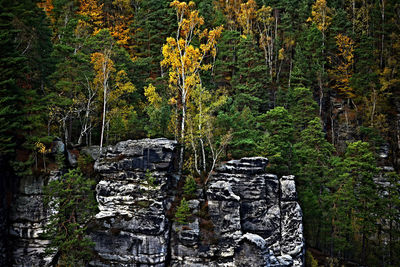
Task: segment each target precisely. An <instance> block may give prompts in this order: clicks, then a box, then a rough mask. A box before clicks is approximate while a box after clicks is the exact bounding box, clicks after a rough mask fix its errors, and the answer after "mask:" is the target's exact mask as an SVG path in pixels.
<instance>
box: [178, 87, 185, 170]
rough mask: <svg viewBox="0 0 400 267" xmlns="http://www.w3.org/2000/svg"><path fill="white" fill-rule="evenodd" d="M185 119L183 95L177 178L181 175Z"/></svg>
mask: <svg viewBox="0 0 400 267" xmlns="http://www.w3.org/2000/svg"><path fill="white" fill-rule="evenodd" d="M185 119H186V100H185V96H184V94H182V122H181V151H180V153H179V170H178V174H179V176H181V175H182V169H183V154H184V151H185Z"/></svg>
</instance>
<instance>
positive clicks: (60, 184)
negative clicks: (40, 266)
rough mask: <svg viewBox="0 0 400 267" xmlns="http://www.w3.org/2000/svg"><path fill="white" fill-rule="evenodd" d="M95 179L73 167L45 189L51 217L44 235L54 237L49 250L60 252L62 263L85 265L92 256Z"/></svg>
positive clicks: (48, 251) (50, 238)
mask: <svg viewBox="0 0 400 267" xmlns="http://www.w3.org/2000/svg"><path fill="white" fill-rule="evenodd" d="M94 185H95V182H94V181H93V180H90V179H87V178H85V177H83V176H82V173H81V172H80V170H77V169H75V170H70V171H68V172H67V173H66V174H64V175H63V176H62V177H61V178H60V179H59V180H53V181H50V182H49V184H48V185H47V186H45V188H44V193H45V204H46V205H48V207H49V212H50V218H49V221H48V223H47V224H46V225H45V234H44V237H45V238H47V239H49V240H50V245H49V247H48V248H47V251H46V252H47V253H50V254H53V253H54V252H58V254H57V255H58V260H59V262H60V264H62V265H65V266H77V265H84V264H85V263H87V262H88V261H89V260H90V259H91V257H92V247H93V246H94V243H93V242H92V241H91V240H90V238H89V237H88V236H87V235H86V230H87V227H88V223H89V222H90V220H91V219H92V217H93V215H94V213H95V211H96V209H97V208H96V201H95V199H94V195H93V186H94Z"/></svg>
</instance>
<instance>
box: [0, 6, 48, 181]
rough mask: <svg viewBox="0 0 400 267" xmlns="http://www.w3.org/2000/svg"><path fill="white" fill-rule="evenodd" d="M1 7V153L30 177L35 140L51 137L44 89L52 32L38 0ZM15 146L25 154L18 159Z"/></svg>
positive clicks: (44, 139) (21, 172)
mask: <svg viewBox="0 0 400 267" xmlns="http://www.w3.org/2000/svg"><path fill="white" fill-rule="evenodd" d="M0 7H1V12H0V20H1V26H0V36H1V42H0V46H1V50H2V51H1V65H2V68H1V70H0V78H1V81H0V103H1V108H0V123H1V124H2V125H4V126H2V129H1V130H0V134H1V137H0V156H6V159H7V160H12V162H11V163H12V166H13V168H14V171H15V172H16V173H17V174H18V175H25V174H30V173H31V168H30V167H31V166H32V164H33V162H34V159H33V156H32V155H33V154H34V151H35V143H36V142H38V141H40V142H44V143H47V142H48V141H49V139H48V138H46V133H45V131H44V129H45V128H46V127H45V107H46V97H45V95H43V94H42V92H43V88H44V87H45V86H46V85H47V84H48V80H47V78H48V76H49V75H50V74H51V72H52V69H53V64H52V60H51V58H50V54H51V51H52V43H51V40H50V36H51V32H50V29H49V27H48V20H47V18H46V15H45V13H44V12H43V10H41V9H40V8H39V7H37V6H36V2H35V1H19V2H15V1H7V0H3V1H1V2H0ZM16 150H18V151H20V153H22V154H24V156H23V157H19V158H18V160H13V159H14V157H15V156H16V154H15V152H16ZM17 156H18V155H17Z"/></svg>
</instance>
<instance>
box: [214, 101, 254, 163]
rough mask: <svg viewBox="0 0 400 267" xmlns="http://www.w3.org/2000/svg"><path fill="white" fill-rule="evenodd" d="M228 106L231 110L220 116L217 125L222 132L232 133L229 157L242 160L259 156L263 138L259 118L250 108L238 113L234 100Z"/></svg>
mask: <svg viewBox="0 0 400 267" xmlns="http://www.w3.org/2000/svg"><path fill="white" fill-rule="evenodd" d="M227 105H228V106H230V108H229V109H228V110H227V111H225V112H220V113H219V114H218V117H217V123H216V127H218V129H221V131H222V132H224V133H227V132H231V133H232V135H231V140H230V142H229V145H228V146H227V149H226V154H227V157H228V158H241V157H245V156H253V155H255V154H257V151H258V150H259V144H260V142H261V136H262V134H261V132H260V129H258V128H257V118H256V117H255V116H254V114H253V113H252V111H251V109H250V108H249V107H245V108H244V109H243V110H242V111H238V110H237V109H236V108H235V107H234V106H233V105H232V99H230V100H228V102H227Z"/></svg>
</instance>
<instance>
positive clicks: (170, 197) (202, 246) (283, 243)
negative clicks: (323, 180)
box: [0, 139, 304, 267]
mask: <svg viewBox="0 0 400 267" xmlns="http://www.w3.org/2000/svg"><path fill="white" fill-rule="evenodd" d="M176 146H177V143H176V142H175V141H171V140H167V139H152V140H150V139H143V140H135V141H131V140H128V141H124V142H120V143H118V144H116V145H115V146H110V147H107V148H104V151H103V152H102V154H101V155H99V154H96V151H97V152H98V148H97V149H96V148H93V149H88V150H87V151H81V154H82V153H86V154H88V155H92V156H93V157H94V158H97V161H96V162H95V165H94V168H95V170H96V172H97V173H98V174H99V177H100V180H99V182H98V184H97V185H96V199H97V202H98V208H99V212H98V213H97V214H96V216H95V222H94V223H93V225H92V227H91V228H90V229H89V230H90V232H89V235H90V237H91V239H92V240H93V241H94V243H95V247H94V249H95V252H96V257H95V259H94V260H93V261H91V262H90V266H152V267H153V266H157V267H162V266H198V267H200V266H204V267H205V266H226V267H228V266H252V267H253V266H254V267H256V266H276V267H278V266H279V267H282V266H303V263H304V261H303V258H304V240H303V227H302V212H301V209H300V206H299V204H298V203H297V193H296V187H295V182H294V177H293V176H285V177H281V178H278V177H277V176H276V175H273V174H267V173H265V166H266V165H267V163H268V160H267V159H266V158H261V157H254V158H243V159H241V160H232V161H229V162H227V163H225V164H222V165H220V166H219V167H218V168H216V171H215V172H214V173H213V175H212V177H211V178H210V179H209V181H208V184H207V188H206V190H204V191H203V190H201V189H199V190H198V192H197V197H196V199H191V200H188V203H189V207H190V209H191V212H192V214H193V216H191V218H189V223H188V224H187V225H179V224H177V223H175V222H171V221H170V220H169V219H168V217H167V213H168V210H169V209H170V208H171V205H172V202H173V201H174V198H175V197H177V195H176V194H177V188H176V187H177V181H178V179H177V175H176V169H175V168H174V166H175V161H176V157H177V154H178V153H177V149H176ZM147 171H150V173H151V176H152V177H153V178H154V179H152V180H153V182H150V180H149V178H148V175H146V172H147ZM59 176H60V174H59V173H53V175H52V177H50V179H57V178H58V177H59ZM44 184H45V180H43V179H41V178H40V179H39V178H36V179H35V178H29V177H26V178H24V179H23V180H22V181H21V183H20V188H19V194H18V196H17V198H16V200H15V203H14V205H13V212H12V214H11V216H10V219H11V222H12V227H11V229H10V233H11V235H12V240H13V257H14V262H15V266H46V265H48V264H49V262H50V261H51V260H52V258H51V257H47V258H46V257H45V256H44V249H45V248H46V245H47V244H48V241H47V240H43V239H41V237H40V233H42V232H43V225H44V224H45V223H46V218H47V216H48V211H46V210H45V209H44V207H43V202H42V198H43V196H42V187H43V185H44ZM179 197H180V196H178V199H177V200H179ZM0 211H1V210H0Z"/></svg>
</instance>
